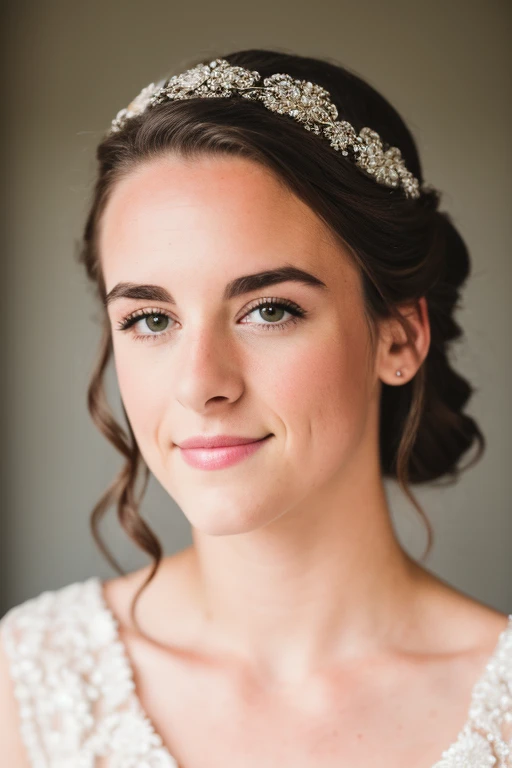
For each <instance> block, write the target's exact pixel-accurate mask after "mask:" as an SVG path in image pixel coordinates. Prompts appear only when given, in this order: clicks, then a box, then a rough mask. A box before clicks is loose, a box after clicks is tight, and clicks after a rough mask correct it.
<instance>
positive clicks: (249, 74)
mask: <svg viewBox="0 0 512 768" xmlns="http://www.w3.org/2000/svg"><path fill="white" fill-rule="evenodd" d="M260 77H261V76H260V74H259V72H256V71H255V70H253V71H250V70H248V69H244V68H243V67H234V66H231V64H229V62H228V61H226V60H225V59H214V60H213V61H211V62H210V63H209V64H204V63H202V64H198V65H197V66H195V67H193V68H192V69H188V70H187V71H186V72H183V73H182V74H179V75H173V76H172V77H171V78H169V79H164V80H160V81H159V82H158V83H156V84H155V83H150V85H148V86H146V87H145V88H143V89H142V91H141V92H140V93H139V95H138V96H137V97H136V98H135V99H133V101H131V102H130V104H129V105H128V107H126V108H125V109H121V110H120V111H119V112H118V113H117V115H116V117H115V118H114V120H112V124H111V128H110V131H109V133H115V132H117V131H120V130H121V129H122V128H123V127H124V125H125V123H126V121H127V120H129V119H130V118H131V117H134V116H135V115H140V114H141V113H142V112H145V110H146V109H148V108H151V107H153V106H155V105H156V104H161V103H162V102H164V101H165V100H170V101H177V100H182V99H193V98H197V97H205V98H212V97H220V98H225V97H229V96H233V95H236V94H239V95H240V96H241V97H242V98H244V99H250V100H252V101H260V102H261V103H262V104H263V105H264V106H265V107H266V108H267V109H269V110H271V111H272V112H277V113H279V114H282V115H289V116H290V117H293V118H294V119H295V120H297V121H298V122H300V123H302V124H303V126H304V128H306V130H308V131H312V132H313V133H315V134H317V135H323V136H325V137H326V138H327V139H328V140H329V142H330V145H331V146H332V147H333V148H334V149H335V150H336V151H341V154H342V155H345V156H349V151H348V150H351V152H352V158H353V159H354V160H355V162H356V164H357V165H358V166H359V168H362V169H363V170H364V171H366V172H367V173H369V174H371V175H372V177H373V178H374V179H375V181H377V182H378V183H379V184H385V185H386V186H388V187H398V186H401V187H403V189H404V191H405V194H406V196H407V197H411V198H417V197H419V196H420V185H419V182H418V179H416V178H415V177H414V176H413V175H412V173H411V172H410V171H408V170H407V168H406V167H405V164H404V161H403V158H402V154H401V152H400V150H399V149H398V148H397V147H388V148H387V149H384V145H383V142H382V140H381V138H380V136H379V134H378V133H377V132H376V131H373V130H372V129H371V128H361V130H360V131H359V134H357V133H356V131H355V129H354V128H353V126H352V125H351V124H350V123H348V122H347V121H346V120H340V121H338V120H336V118H337V117H338V110H337V109H336V107H335V105H334V104H333V103H332V101H331V99H330V94H329V92H328V91H326V90H325V88H322V87H321V86H319V85H315V84H314V83H311V82H309V81H308V80H295V79H293V78H292V77H290V75H284V74H275V75H271V76H270V77H265V78H264V80H263V85H255V83H256V82H258V80H260Z"/></svg>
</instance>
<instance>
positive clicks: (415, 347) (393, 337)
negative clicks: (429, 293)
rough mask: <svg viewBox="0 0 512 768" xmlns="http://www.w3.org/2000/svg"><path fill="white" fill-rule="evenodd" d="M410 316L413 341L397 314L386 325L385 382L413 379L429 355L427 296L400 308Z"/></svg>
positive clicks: (383, 337)
mask: <svg viewBox="0 0 512 768" xmlns="http://www.w3.org/2000/svg"><path fill="white" fill-rule="evenodd" d="M399 309H400V312H401V314H402V316H404V317H406V318H407V322H408V323H409V327H410V330H411V334H412V342H409V340H408V339H407V335H406V334H405V331H404V329H403V327H402V326H401V325H400V323H399V322H398V321H396V320H395V319H394V318H392V319H390V320H389V322H388V323H386V324H385V326H384V327H383V331H384V333H382V334H381V344H382V347H381V363H380V371H379V377H380V379H381V380H382V381H383V382H384V383H385V384H391V385H394V384H403V383H406V382H407V381H410V380H411V379H412V378H413V377H414V376H415V374H416V371H417V370H418V368H419V367H420V366H421V364H422V363H423V360H424V359H425V358H426V356H427V353H428V350H429V347H430V324H429V320H428V308H427V300H426V298H425V297H424V296H422V297H421V298H420V299H418V301H417V302H415V303H414V304H408V305H406V306H404V307H402V308H399Z"/></svg>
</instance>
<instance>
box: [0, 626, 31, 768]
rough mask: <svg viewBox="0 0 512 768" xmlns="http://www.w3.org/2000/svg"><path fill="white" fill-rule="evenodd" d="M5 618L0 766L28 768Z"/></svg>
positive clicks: (0, 640) (0, 651) (0, 639)
mask: <svg viewBox="0 0 512 768" xmlns="http://www.w3.org/2000/svg"><path fill="white" fill-rule="evenodd" d="M4 627H5V617H4V618H3V619H2V620H1V621H0V765H8V766H10V768H30V763H29V760H28V755H27V752H26V749H25V745H24V744H23V741H22V738H21V720H20V714H19V704H18V701H17V700H16V698H15V695H14V681H13V679H12V676H11V669H10V660H9V657H8V654H7V649H6V647H5V642H4Z"/></svg>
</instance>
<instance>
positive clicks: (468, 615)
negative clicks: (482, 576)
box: [419, 566, 512, 663]
mask: <svg viewBox="0 0 512 768" xmlns="http://www.w3.org/2000/svg"><path fill="white" fill-rule="evenodd" d="M419 569H420V571H421V576H420V579H421V580H422V582H423V586H422V589H421V590H419V593H420V594H421V595H422V597H421V601H420V606H421V609H420V610H421V612H422V614H423V618H424V626H425V627H426V631H427V632H428V634H429V639H430V641H431V642H432V646H433V650H434V651H435V650H436V649H438V650H439V652H443V651H444V652H445V653H447V654H450V653H453V654H460V655H461V656H464V655H467V656H471V655H473V656H474V657H475V659H476V660H477V663H478V659H479V658H481V657H482V656H485V655H490V654H491V653H492V652H493V651H494V649H495V647H496V645H497V642H498V640H499V638H500V636H501V633H502V632H504V631H505V630H507V629H508V628H509V627H512V620H511V619H510V614H507V613H503V612H502V611H499V610H497V609H495V608H493V607H492V606H489V605H486V604H485V603H483V602H481V601H479V600H477V599H476V598H474V597H472V596H470V595H468V594H466V593H464V592H462V591H461V590H459V589H457V588H456V587H455V586H453V585H452V584H449V583H447V582H446V581H444V580H443V579H442V578H440V577H439V576H437V575H436V574H434V573H433V572H431V571H429V570H427V569H425V568H423V567H422V566H421V567H419ZM511 613H512V612H511Z"/></svg>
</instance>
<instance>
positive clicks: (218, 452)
mask: <svg viewBox="0 0 512 768" xmlns="http://www.w3.org/2000/svg"><path fill="white" fill-rule="evenodd" d="M270 437H273V435H266V436H265V437H262V438H257V439H253V438H251V439H250V442H248V441H247V440H248V439H247V438H238V444H237V445H235V444H231V445H222V446H217V447H215V448H205V447H199V448H184V447H183V445H186V443H187V442H188V443H190V442H191V440H188V441H184V443H182V444H181V445H180V446H178V447H179V449H180V453H181V455H182V457H183V460H184V461H185V462H186V463H187V464H189V465H190V466H191V467H195V468H196V469H206V470H212V469H224V468H225V467H230V466H232V465H233V464H238V462H240V461H242V460H243V459H246V458H248V457H249V456H252V454H253V453H256V451H257V450H258V449H259V448H261V447H262V446H263V445H264V444H265V443H267V442H268V440H269V438H270ZM201 439H202V440H204V438H201ZM222 439H224V440H225V436H222ZM230 440H233V438H232V437H231V438H230ZM241 440H243V442H241Z"/></svg>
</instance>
